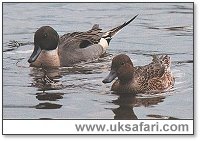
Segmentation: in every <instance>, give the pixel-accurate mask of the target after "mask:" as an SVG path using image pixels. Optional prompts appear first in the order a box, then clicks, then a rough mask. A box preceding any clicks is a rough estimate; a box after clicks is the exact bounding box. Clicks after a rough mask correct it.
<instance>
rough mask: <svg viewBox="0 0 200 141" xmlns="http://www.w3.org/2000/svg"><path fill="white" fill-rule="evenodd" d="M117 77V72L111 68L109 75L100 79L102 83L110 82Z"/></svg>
mask: <svg viewBox="0 0 200 141" xmlns="http://www.w3.org/2000/svg"><path fill="white" fill-rule="evenodd" d="M116 77H117V72H116V71H114V70H111V71H110V73H109V75H108V76H107V77H106V78H105V79H104V80H103V81H102V82H103V83H110V82H112V81H113V80H114V79H115V78H116Z"/></svg>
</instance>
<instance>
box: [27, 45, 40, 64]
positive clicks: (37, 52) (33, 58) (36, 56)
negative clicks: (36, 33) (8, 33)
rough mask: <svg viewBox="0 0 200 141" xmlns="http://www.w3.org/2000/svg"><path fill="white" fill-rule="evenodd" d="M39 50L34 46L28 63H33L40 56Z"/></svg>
mask: <svg viewBox="0 0 200 141" xmlns="http://www.w3.org/2000/svg"><path fill="white" fill-rule="evenodd" d="M41 51H42V50H41V48H40V47H39V46H35V47H34V50H33V53H32V54H31V56H30V58H29V59H28V62H29V63H33V62H35V60H36V59H37V58H38V56H39V55H40V53H41Z"/></svg>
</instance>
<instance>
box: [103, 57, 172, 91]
mask: <svg viewBox="0 0 200 141" xmlns="http://www.w3.org/2000/svg"><path fill="white" fill-rule="evenodd" d="M170 66H171V58H170V57H169V56H168V55H161V56H160V57H159V56H158V55H153V59H152V61H151V63H149V64H147V65H144V66H134V65H133V63H132V61H131V59H130V58H129V56H127V55H126V54H119V55H117V56H115V57H114V58H113V59H112V64H111V71H110V73H109V75H108V76H107V77H106V78H105V79H104V80H103V81H102V82H103V83H110V82H112V81H113V80H114V79H115V78H118V79H117V80H116V81H115V82H114V83H113V84H112V87H111V91H114V92H117V93H128V94H129V93H132V94H138V93H152V94H154V93H162V92H165V91H168V90H170V89H171V88H173V86H174V83H175V78H174V76H173V74H172V72H171V70H170Z"/></svg>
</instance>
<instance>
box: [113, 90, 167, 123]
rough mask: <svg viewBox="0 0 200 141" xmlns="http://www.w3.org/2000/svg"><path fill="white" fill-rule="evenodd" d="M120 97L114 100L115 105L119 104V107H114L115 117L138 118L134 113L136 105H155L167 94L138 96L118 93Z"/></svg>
mask: <svg viewBox="0 0 200 141" xmlns="http://www.w3.org/2000/svg"><path fill="white" fill-rule="evenodd" d="M116 95H118V96H119V97H118V98H117V99H116V100H113V101H112V103H114V104H115V105H119V107H118V108H116V109H112V111H113V113H114V114H115V115H114V119H124V120H128V119H138V117H137V116H136V114H135V113H134V107H140V106H145V107H149V106H153V105H156V104H158V103H160V102H163V101H164V99H165V96H153V97H151V96H148V97H145V96H137V95H133V94H116Z"/></svg>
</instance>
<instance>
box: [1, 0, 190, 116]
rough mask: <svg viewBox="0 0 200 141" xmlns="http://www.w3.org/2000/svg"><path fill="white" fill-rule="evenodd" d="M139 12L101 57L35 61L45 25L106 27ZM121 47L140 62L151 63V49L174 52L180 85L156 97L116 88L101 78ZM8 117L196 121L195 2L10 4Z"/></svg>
mask: <svg viewBox="0 0 200 141" xmlns="http://www.w3.org/2000/svg"><path fill="white" fill-rule="evenodd" d="M136 14H139V16H138V17H137V18H136V19H135V20H134V21H133V23H131V24H130V25H128V26H127V27H126V28H124V29H123V30H122V31H121V32H120V33H119V34H118V35H116V36H115V37H114V38H113V40H112V41H111V43H110V48H109V49H108V51H107V53H108V54H107V55H106V56H105V57H103V58H100V59H99V60H94V61H93V62H90V63H82V64H78V65H77V66H75V67H71V68H59V69H51V70H50V69H49V70H44V69H37V68H30V67H29V64H28V62H27V60H28V58H29V56H30V54H31V52H32V49H33V45H32V44H31V42H33V35H34V32H35V31H36V30H37V29H38V28H39V27H41V26H44V25H50V26H52V27H53V28H54V29H55V30H56V31H57V32H58V33H59V35H63V34H64V33H67V32H72V31H86V30H88V29H90V28H91V27H92V25H93V24H96V23H98V24H100V27H101V28H102V29H104V31H105V30H107V29H111V28H113V27H115V26H117V25H120V24H121V23H123V22H125V21H127V20H129V19H130V18H132V17H133V16H135V15H136ZM13 40H14V41H17V42H18V43H21V45H20V46H17V45H18V44H17V43H14V42H13ZM9 43H13V47H12V46H9V45H10V44H9ZM119 53H126V54H127V55H128V56H130V58H131V59H132V61H133V63H134V64H135V65H136V66H137V65H145V64H148V63H149V62H150V61H151V55H152V54H169V55H170V57H171V58H172V67H171V69H172V72H173V73H174V75H175V79H176V82H175V86H174V88H173V89H172V90H171V91H170V92H166V93H162V94H156V95H147V94H138V95H136V96H134V95H126V96H123V95H121V96H120V95H118V94H115V93H112V92H111V91H110V88H111V85H112V84H106V85H105V84H103V83H102V80H103V79H104V78H105V76H106V75H107V74H108V73H109V70H110V64H111V60H112V58H113V57H114V56H116V55H117V54H119ZM3 118H4V119H193V4H192V3H39V4H38V3H4V4H3Z"/></svg>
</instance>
